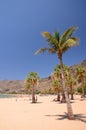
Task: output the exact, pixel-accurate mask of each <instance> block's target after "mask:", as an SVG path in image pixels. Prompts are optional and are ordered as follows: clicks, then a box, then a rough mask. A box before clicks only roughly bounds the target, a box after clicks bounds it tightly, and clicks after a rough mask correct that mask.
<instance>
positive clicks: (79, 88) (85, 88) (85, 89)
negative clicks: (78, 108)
mask: <svg viewBox="0 0 86 130" xmlns="http://www.w3.org/2000/svg"><path fill="white" fill-rule="evenodd" d="M77 91H78V92H79V93H80V94H81V93H82V86H80V87H78V88H77ZM84 91H85V94H86V86H85V87H84Z"/></svg>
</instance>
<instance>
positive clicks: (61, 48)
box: [26, 26, 84, 120]
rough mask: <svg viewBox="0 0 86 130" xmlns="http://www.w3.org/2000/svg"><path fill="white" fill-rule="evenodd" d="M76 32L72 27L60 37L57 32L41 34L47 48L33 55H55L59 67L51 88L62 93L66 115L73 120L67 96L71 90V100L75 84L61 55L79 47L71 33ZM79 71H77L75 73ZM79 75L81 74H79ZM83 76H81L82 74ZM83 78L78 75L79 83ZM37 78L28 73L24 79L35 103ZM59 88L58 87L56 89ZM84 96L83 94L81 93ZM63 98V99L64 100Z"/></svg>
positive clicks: (77, 41)
mask: <svg viewBox="0 0 86 130" xmlns="http://www.w3.org/2000/svg"><path fill="white" fill-rule="evenodd" d="M76 30H77V27H76V26H73V27H71V28H68V29H67V30H66V31H65V32H64V33H63V35H61V36H60V34H59V32H54V33H53V35H52V34H50V33H49V32H43V33H42V35H43V37H45V39H46V41H47V43H48V45H49V47H48V48H47V47H43V48H40V49H39V50H37V51H36V52H35V54H38V53H41V52H45V51H48V52H49V53H51V54H56V55H57V57H58V59H59V61H60V65H58V66H57V67H56V68H55V69H54V79H53V81H52V86H54V88H55V90H56V91H58V93H60V92H62V95H63V96H62V97H63V98H62V102H64V101H63V100H64V99H65V102H66V103H67V113H68V119H70V120H73V119H74V114H73V110H72V106H71V103H70V98H69V96H68V87H67V86H69V87H70V89H71V98H72V99H73V91H72V90H73V85H75V84H76V82H75V81H74V79H73V75H72V74H71V73H69V68H68V67H67V66H64V63H63V59H62V58H63V54H64V53H65V52H66V51H67V50H69V49H70V48H71V47H73V46H77V45H79V39H78V38H77V37H75V36H73V33H74V32H75V31H76ZM79 72H80V71H79V70H78V69H77V73H79ZM79 74H81V73H79ZM82 75H83V74H82ZM81 77H84V76H81V75H79V78H78V80H79V81H81V80H82V79H83V78H81ZM38 80H39V76H38V74H37V73H36V72H30V73H29V75H28V76H27V79H26V84H27V87H28V88H29V87H30V86H32V102H33V103H35V102H36V98H35V96H34V91H35V85H36V86H37V85H38ZM57 86H59V87H57ZM83 95H84V92H83ZM64 97H65V98H64ZM58 100H60V95H59V94H58Z"/></svg>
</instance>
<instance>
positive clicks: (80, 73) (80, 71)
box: [76, 65, 86, 97]
mask: <svg viewBox="0 0 86 130" xmlns="http://www.w3.org/2000/svg"><path fill="white" fill-rule="evenodd" d="M76 75H77V77H78V81H79V82H81V84H82V96H81V97H85V92H84V86H85V85H84V80H85V78H86V68H85V67H84V66H82V65H78V66H77V67H76Z"/></svg>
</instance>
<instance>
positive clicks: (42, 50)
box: [35, 48, 56, 54]
mask: <svg viewBox="0 0 86 130" xmlns="http://www.w3.org/2000/svg"><path fill="white" fill-rule="evenodd" d="M45 51H48V52H50V53H56V51H55V49H52V48H40V49H39V50H37V51H36V52H35V54H39V53H41V52H45Z"/></svg>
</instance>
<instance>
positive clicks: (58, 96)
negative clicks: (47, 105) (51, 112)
mask: <svg viewBox="0 0 86 130" xmlns="http://www.w3.org/2000/svg"><path fill="white" fill-rule="evenodd" d="M57 101H60V93H59V92H58V93H57Z"/></svg>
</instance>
